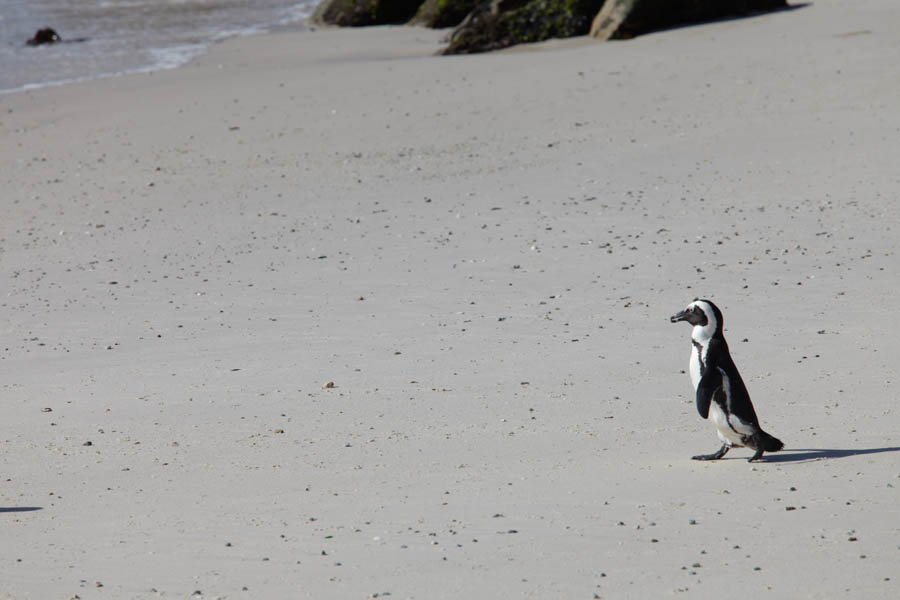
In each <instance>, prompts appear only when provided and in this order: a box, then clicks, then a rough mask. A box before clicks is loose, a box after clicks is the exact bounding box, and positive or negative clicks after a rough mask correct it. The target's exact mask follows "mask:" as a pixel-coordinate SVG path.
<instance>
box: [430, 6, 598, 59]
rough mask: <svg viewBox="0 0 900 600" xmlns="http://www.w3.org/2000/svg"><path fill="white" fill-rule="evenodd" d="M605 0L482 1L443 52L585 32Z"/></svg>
mask: <svg viewBox="0 0 900 600" xmlns="http://www.w3.org/2000/svg"><path fill="white" fill-rule="evenodd" d="M603 3H604V0H482V1H481V2H479V4H478V6H476V7H475V9H474V10H473V11H472V12H471V13H469V15H468V16H467V17H466V18H465V20H464V21H463V22H462V23H460V24H459V27H457V28H456V29H455V30H454V31H453V34H452V35H451V36H450V45H449V46H448V47H447V48H446V49H445V50H444V54H467V53H471V52H484V51H486V50H497V49H499V48H506V47H507V46H512V45H514V44H521V43H527V42H539V41H542V40H546V39H549V38H562V37H571V36H575V35H585V34H587V33H588V31H590V27H591V22H592V20H593V18H594V16H595V15H596V14H597V12H598V11H599V10H600V8H601V7H602V6H603Z"/></svg>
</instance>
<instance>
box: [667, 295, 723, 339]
mask: <svg viewBox="0 0 900 600" xmlns="http://www.w3.org/2000/svg"><path fill="white" fill-rule="evenodd" d="M670 320H671V321H672V322H673V323H678V322H679V321H687V322H688V323H690V324H691V325H693V326H694V327H700V328H701V330H702V331H703V332H704V333H706V336H704V337H713V336H715V335H716V334H720V335H721V333H722V325H723V320H722V311H720V310H719V307H718V306H716V305H715V304H713V303H712V302H711V301H709V300H694V301H693V302H691V303H690V304H688V305H687V308H685V309H684V310H683V311H681V312H680V313H678V314H675V315H672V317H671V319H670Z"/></svg>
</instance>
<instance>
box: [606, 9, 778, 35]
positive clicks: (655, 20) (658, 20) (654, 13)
mask: <svg viewBox="0 0 900 600" xmlns="http://www.w3.org/2000/svg"><path fill="white" fill-rule="evenodd" d="M785 6H787V0H607V1H606V3H605V4H604V5H603V8H602V9H601V10H600V12H599V13H597V16H596V17H595V18H594V22H593V24H592V25H591V31H590V34H591V35H592V36H593V37H596V38H598V39H601V40H609V39H627V38H631V37H634V36H636V35H640V34H642V33H647V32H648V31H654V30H658V29H665V28H667V27H675V26H678V25H684V24H687V23H697V22H701V21H710V20H713V19H721V18H723V17H729V16H734V15H742V14H747V13H751V12H756V11H764V10H774V9H777V8H783V7H785Z"/></svg>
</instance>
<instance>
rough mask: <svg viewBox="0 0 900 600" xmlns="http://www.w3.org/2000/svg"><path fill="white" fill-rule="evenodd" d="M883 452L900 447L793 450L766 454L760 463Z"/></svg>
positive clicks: (893, 450) (802, 460) (899, 448)
mask: <svg viewBox="0 0 900 600" xmlns="http://www.w3.org/2000/svg"><path fill="white" fill-rule="evenodd" d="M883 452H900V446H892V447H889V448H856V449H849V450H836V449H828V448H791V449H789V450H786V451H783V452H779V453H777V454H766V455H764V457H763V460H762V461H760V462H769V463H789V462H808V461H813V460H822V459H828V458H847V457H848V456H863V455H866V454H881V453H883Z"/></svg>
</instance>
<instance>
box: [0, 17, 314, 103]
mask: <svg viewBox="0 0 900 600" xmlns="http://www.w3.org/2000/svg"><path fill="white" fill-rule="evenodd" d="M317 2H318V0H299V1H298V0H293V1H283V0H244V1H240V0H0V92H3V91H10V90H19V89H27V88H32V87H39V86H44V85H50V84H55V83H62V82H67V81H78V80H85V79H93V78H97V77H104V76H109V75H118V74H122V73H133V72H138V71H146V70H155V69H165V68H172V67H177V66H179V65H182V64H184V63H186V62H187V61H189V60H190V59H191V58H193V57H195V56H197V55H198V54H200V53H202V52H203V51H204V50H205V49H206V48H207V47H208V46H209V45H210V44H213V43H215V42H217V41H220V40H222V39H224V38H226V37H229V36H233V35H247V34H252V33H261V32H265V31H272V30H276V29H290V28H296V29H301V28H303V27H304V24H305V21H306V18H307V17H308V16H309V15H310V14H312V11H313V9H314V8H315V6H316V4H317ZM42 27H52V28H53V29H54V30H56V32H57V33H59V35H60V37H61V38H62V40H63V41H62V43H57V44H52V45H43V46H28V45H26V44H25V41H26V40H28V39H29V38H31V37H32V36H33V35H34V32H35V31H36V30H38V29H40V28H42Z"/></svg>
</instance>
